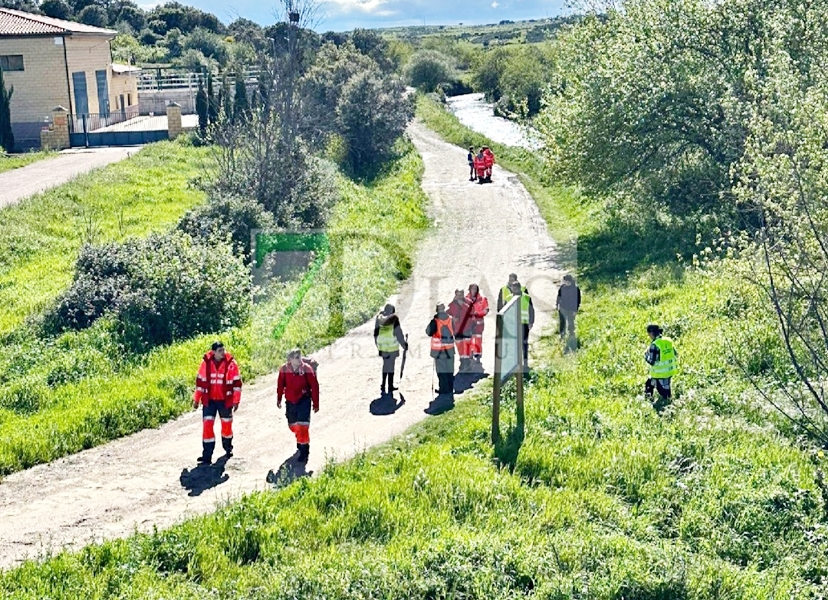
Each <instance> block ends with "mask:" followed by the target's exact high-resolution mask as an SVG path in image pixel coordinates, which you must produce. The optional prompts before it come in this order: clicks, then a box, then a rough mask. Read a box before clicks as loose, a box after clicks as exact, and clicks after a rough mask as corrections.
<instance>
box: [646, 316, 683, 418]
mask: <svg viewBox="0 0 828 600" xmlns="http://www.w3.org/2000/svg"><path fill="white" fill-rule="evenodd" d="M647 335H648V336H649V337H650V347H649V348H647V352H645V353H644V361H645V362H646V363H647V364H648V365H650V378H649V379H647V382H646V383H645V384H644V396H645V397H646V398H647V400H649V401H650V402H653V395H654V394H653V392H655V391H657V392H658V395H659V399H658V400H656V401H655V402H654V403H653V408H655V409H656V410H657V411H659V412H660V411H661V410H662V409H663V408H664V407H665V406H666V405H667V404H668V403H669V402H670V399H671V398H672V396H673V392H672V379H673V377H674V376H675V375H677V374H678V352H677V351H676V348H675V346H674V345H673V340H671V339H670V338H667V337H664V330H663V329H662V328H661V327H659V326H658V325H656V324H653V323H651V324H649V325H647Z"/></svg>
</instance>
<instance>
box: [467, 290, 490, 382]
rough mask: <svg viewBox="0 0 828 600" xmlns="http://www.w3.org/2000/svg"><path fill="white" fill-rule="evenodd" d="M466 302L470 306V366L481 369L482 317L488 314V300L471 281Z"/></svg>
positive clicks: (483, 324)
mask: <svg viewBox="0 0 828 600" xmlns="http://www.w3.org/2000/svg"><path fill="white" fill-rule="evenodd" d="M466 302H468V303H469V305H470V306H471V341H470V342H469V345H470V347H469V351H470V354H471V359H472V366H476V367H477V368H478V369H482V364H481V361H482V359H483V329H484V327H485V322H484V320H483V319H484V318H485V317H486V315H488V314H489V301H488V300H487V299H486V297H485V296H483V294H481V293H480V286H479V285H477V284H476V283H473V284H471V285H470V286H469V295H468V296H466Z"/></svg>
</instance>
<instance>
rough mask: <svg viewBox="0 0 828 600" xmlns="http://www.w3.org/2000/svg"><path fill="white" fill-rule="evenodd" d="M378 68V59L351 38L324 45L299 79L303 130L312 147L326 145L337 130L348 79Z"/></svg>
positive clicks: (301, 129)
mask: <svg viewBox="0 0 828 600" xmlns="http://www.w3.org/2000/svg"><path fill="white" fill-rule="evenodd" d="M376 69H377V66H376V63H374V61H373V60H371V59H370V58H369V57H367V56H365V55H364V54H362V53H361V52H359V51H358V50H357V49H356V47H355V46H354V45H353V44H352V43H350V42H347V43H345V44H344V45H342V46H336V45H335V44H333V43H326V44H324V45H323V46H322V48H321V49H320V50H319V54H318V55H317V57H316V61H315V62H314V64H313V66H312V67H311V68H310V69H309V70H308V72H307V73H306V74H305V76H304V77H303V78H302V80H301V81H300V83H299V88H300V95H301V97H302V99H303V100H302V114H301V128H300V131H301V133H302V135H303V137H304V138H305V140H306V141H307V142H308V143H310V144H311V146H312V147H314V148H317V149H318V148H320V147H323V146H324V145H325V143H327V139H328V137H329V136H330V135H331V134H332V133H334V132H335V131H336V130H337V127H338V125H337V116H336V109H337V107H338V106H339V99H340V97H341V95H342V92H343V90H344V88H345V85H346V84H347V83H348V81H349V80H350V79H351V78H352V77H354V76H355V75H356V74H357V73H360V72H366V71H372V70H376Z"/></svg>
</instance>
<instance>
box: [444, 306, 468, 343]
mask: <svg viewBox="0 0 828 600" xmlns="http://www.w3.org/2000/svg"><path fill="white" fill-rule="evenodd" d="M446 312H447V313H448V314H449V316H451V324H452V326H453V327H454V337H455V339H456V338H460V339H463V338H467V337H471V335H472V333H473V332H472V329H473V327H472V306H471V303H469V301H468V300H467V299H466V298H463V300H462V302H458V301H457V300H452V301H451V304H449V306H448V309H446Z"/></svg>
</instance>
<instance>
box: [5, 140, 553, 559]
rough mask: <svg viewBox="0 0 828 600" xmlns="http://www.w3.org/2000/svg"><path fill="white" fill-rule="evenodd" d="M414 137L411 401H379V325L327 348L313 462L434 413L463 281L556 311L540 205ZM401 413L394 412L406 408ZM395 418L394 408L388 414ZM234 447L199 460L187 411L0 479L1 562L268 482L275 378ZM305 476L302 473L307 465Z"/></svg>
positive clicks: (408, 325)
mask: <svg viewBox="0 0 828 600" xmlns="http://www.w3.org/2000/svg"><path fill="white" fill-rule="evenodd" d="M410 134H411V137H412V139H413V140H414V142H415V144H416V146H417V148H418V150H419V151H420V153H421V154H422V156H423V159H424V161H425V177H424V182H423V187H424V189H425V190H426V191H427V193H428V195H429V197H430V199H431V215H432V217H433V218H434V220H435V223H436V227H435V228H433V229H432V230H431V231H430V233H429V235H428V237H427V239H426V240H424V242H423V243H422V245H421V248H420V251H419V253H418V256H417V262H416V267H415V269H414V273H413V275H412V277H411V279H410V280H409V281H407V282H406V283H405V284H404V285H403V286H402V289H401V290H400V293H399V295H398V296H395V297H393V298H391V299H390V301H391V302H393V303H395V304H396V305H397V309H398V313H399V314H400V317H401V320H402V325H403V329H404V331H406V332H407V333H409V336H410V340H409V341H410V344H411V351H410V352H409V358H408V363H407V365H406V372H405V378H404V379H403V380H402V382H400V388H401V394H400V393H398V395H397V399H398V403H399V398H400V396H401V395H402V396H404V398H405V403H404V404H403V405H402V406H399V407H396V406H395V405H390V404H385V405H383V404H382V403H381V402H380V401H379V395H380V394H379V371H380V360H379V358H377V356H376V352H375V350H374V345H373V338H372V333H373V323H366V324H364V325H362V326H360V327H357V328H356V329H354V330H352V331H351V332H349V333H348V335H347V336H345V337H344V338H342V339H341V340H339V341H337V342H336V343H335V344H333V345H331V346H329V347H327V348H325V349H323V350H322V351H320V352H316V353H315V354H314V356H315V357H316V358H318V359H319V362H320V368H319V378H320V385H321V390H322V391H321V410H320V412H319V413H318V414H316V415H314V416H313V419H312V424H311V449H312V450H311V458H310V461H309V463H308V465H307V469H308V470H309V471H313V470H317V469H320V468H321V467H322V466H323V465H324V463H325V458H326V456H332V457H335V458H336V459H344V458H347V457H349V456H352V455H353V454H355V453H356V452H358V451H360V450H362V449H364V448H366V447H369V446H372V445H375V444H379V443H381V442H384V441H386V440H388V439H390V438H392V437H393V436H395V435H398V434H400V433H402V432H404V431H405V430H406V429H407V428H408V427H410V426H411V425H412V424H414V423H416V422H418V421H421V420H422V419H425V418H439V417H430V416H429V414H428V413H426V412H425V411H426V410H429V408H430V407H431V410H432V412H433V409H434V408H436V407H435V406H432V405H431V403H432V402H433V401H434V394H433V393H432V391H431V381H432V361H431V359H430V358H429V355H428V351H429V339H428V338H427V337H426V336H425V332H424V329H425V326H426V325H427V324H428V321H429V319H430V318H431V316H432V314H433V310H434V305H435V304H436V303H437V301H444V302H446V303H448V302H449V301H450V299H451V298H452V297H453V290H454V289H455V288H456V287H458V286H459V287H464V288H466V287H468V285H469V283H472V282H477V283H479V284H480V286H481V289H482V290H483V292H484V293H485V294H486V295H487V296H488V297H489V298H490V301H491V303H492V305H494V304H495V302H496V298H497V291H498V289H499V288H500V286H501V285H503V283H504V282H505V280H506V278H507V276H508V274H509V273H510V272H512V271H516V272H517V273H518V274H519V275H520V279H521V281H522V283H524V284H526V285H527V286H528V287H529V290H530V292H531V293H532V295H533V297H534V301H535V304H536V306H537V325H538V327H536V328H535V330H534V331H538V330H539V329H540V328H541V327H542V326H544V325H546V324H547V323H548V322H549V319H550V317H551V315H552V314H553V311H552V308H553V306H554V298H555V292H556V285H555V283H556V282H557V281H558V279H559V273H558V272H557V271H556V270H555V267H554V263H553V260H554V252H555V250H554V245H553V243H552V241H551V239H550V238H549V236H548V234H547V231H546V224H545V223H544V221H543V219H542V218H541V216H540V214H539V212H538V210H537V207H536V206H535V204H534V202H533V201H532V198H531V197H530V196H529V194H528V193H527V192H526V190H525V189H524V188H523V187H522V186H521V185H520V183H519V181H518V179H517V177H515V176H513V175H511V174H509V173H507V172H504V171H503V170H501V169H499V168H497V169H496V170H495V174H494V183H493V184H491V185H484V186H479V185H477V184H474V183H471V182H469V181H467V180H466V179H465V175H466V174H467V170H466V152H465V150H461V149H459V148H456V147H454V146H450V145H449V144H446V143H444V142H443V141H441V140H440V139H439V138H438V137H437V136H436V135H435V134H434V133H432V132H431V131H429V130H427V129H425V128H424V127H423V126H422V125H420V124H414V125H412V127H411V129H410ZM493 330H494V311H493V312H492V314H491V315H490V317H489V319H488V322H487V335H485V336H484V343H485V348H484V352H485V361H484V363H485V365H486V367H487V370H488V371H489V372H491V370H492V368H493V363H494V336H493V333H492V332H493ZM395 409H396V410H395ZM382 413H386V414H382ZM235 432H236V439H235V444H236V456H234V457H233V458H232V459H230V460H229V461H228V462H227V464H226V465H218V466H213V467H210V468H209V469H206V470H205V469H200V470H199V471H196V472H195V473H193V472H192V469H194V468H195V458H196V456H197V455H198V454H199V452H200V433H201V427H200V415H199V413H195V412H194V413H190V414H188V415H184V416H183V417H181V418H179V419H178V420H176V421H174V422H171V423H168V424H166V425H164V426H162V427H161V428H159V429H153V430H148V431H143V432H141V433H138V434H135V435H132V436H130V437H127V438H124V439H121V440H117V441H114V442H112V443H109V444H107V445H105V446H101V447H99V448H94V449H91V450H88V451H85V452H82V453H80V454H76V455H74V456H70V457H68V458H65V459H61V460H58V461H56V462H54V463H51V464H48V465H41V466H38V467H35V468H33V469H30V470H28V471H25V472H22V473H17V474H15V475H12V476H10V477H8V478H7V479H6V480H4V481H3V482H2V484H0V566H5V567H8V566H11V565H13V564H16V563H17V562H19V561H20V560H21V559H22V558H24V557H26V556H30V557H31V556H36V555H38V554H40V553H42V552H43V551H45V550H48V549H52V550H56V549H59V548H62V547H78V546H81V545H83V544H85V543H87V542H89V541H93V540H100V539H102V538H110V537H115V536H126V535H129V534H130V533H132V532H133V530H134V529H135V528H137V529H138V530H140V531H147V530H150V529H151V528H152V526H153V525H158V526H159V527H166V526H169V525H171V524H173V523H175V522H177V521H179V520H181V519H183V518H184V517H186V516H187V515H192V514H196V513H204V512H208V511H211V510H213V509H214V508H215V506H216V503H217V502H218V501H221V500H225V499H227V498H233V497H237V496H238V495H240V494H241V493H244V492H249V491H252V490H256V489H263V488H265V487H266V484H265V482H264V478H265V474H266V473H267V471H268V470H269V469H276V468H278V467H279V465H280V464H282V463H283V461H285V462H284V464H285V465H287V466H286V468H296V467H295V463H293V461H292V460H290V457H291V456H292V455H293V454H294V451H295V441H294V440H293V439H292V437H291V434H290V432H289V431H288V430H287V427H286V424H285V420H284V416H283V414H282V413H281V411H278V410H277V409H276V402H275V377H274V376H272V375H271V376H267V377H262V378H260V379H259V380H258V381H257V382H256V383H255V384H254V385H250V386H247V387H246V389H245V391H244V393H243V397H242V405H241V408H240V410H239V412H238V413H237V418H236V422H235ZM298 474H301V472H300V473H298Z"/></svg>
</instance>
